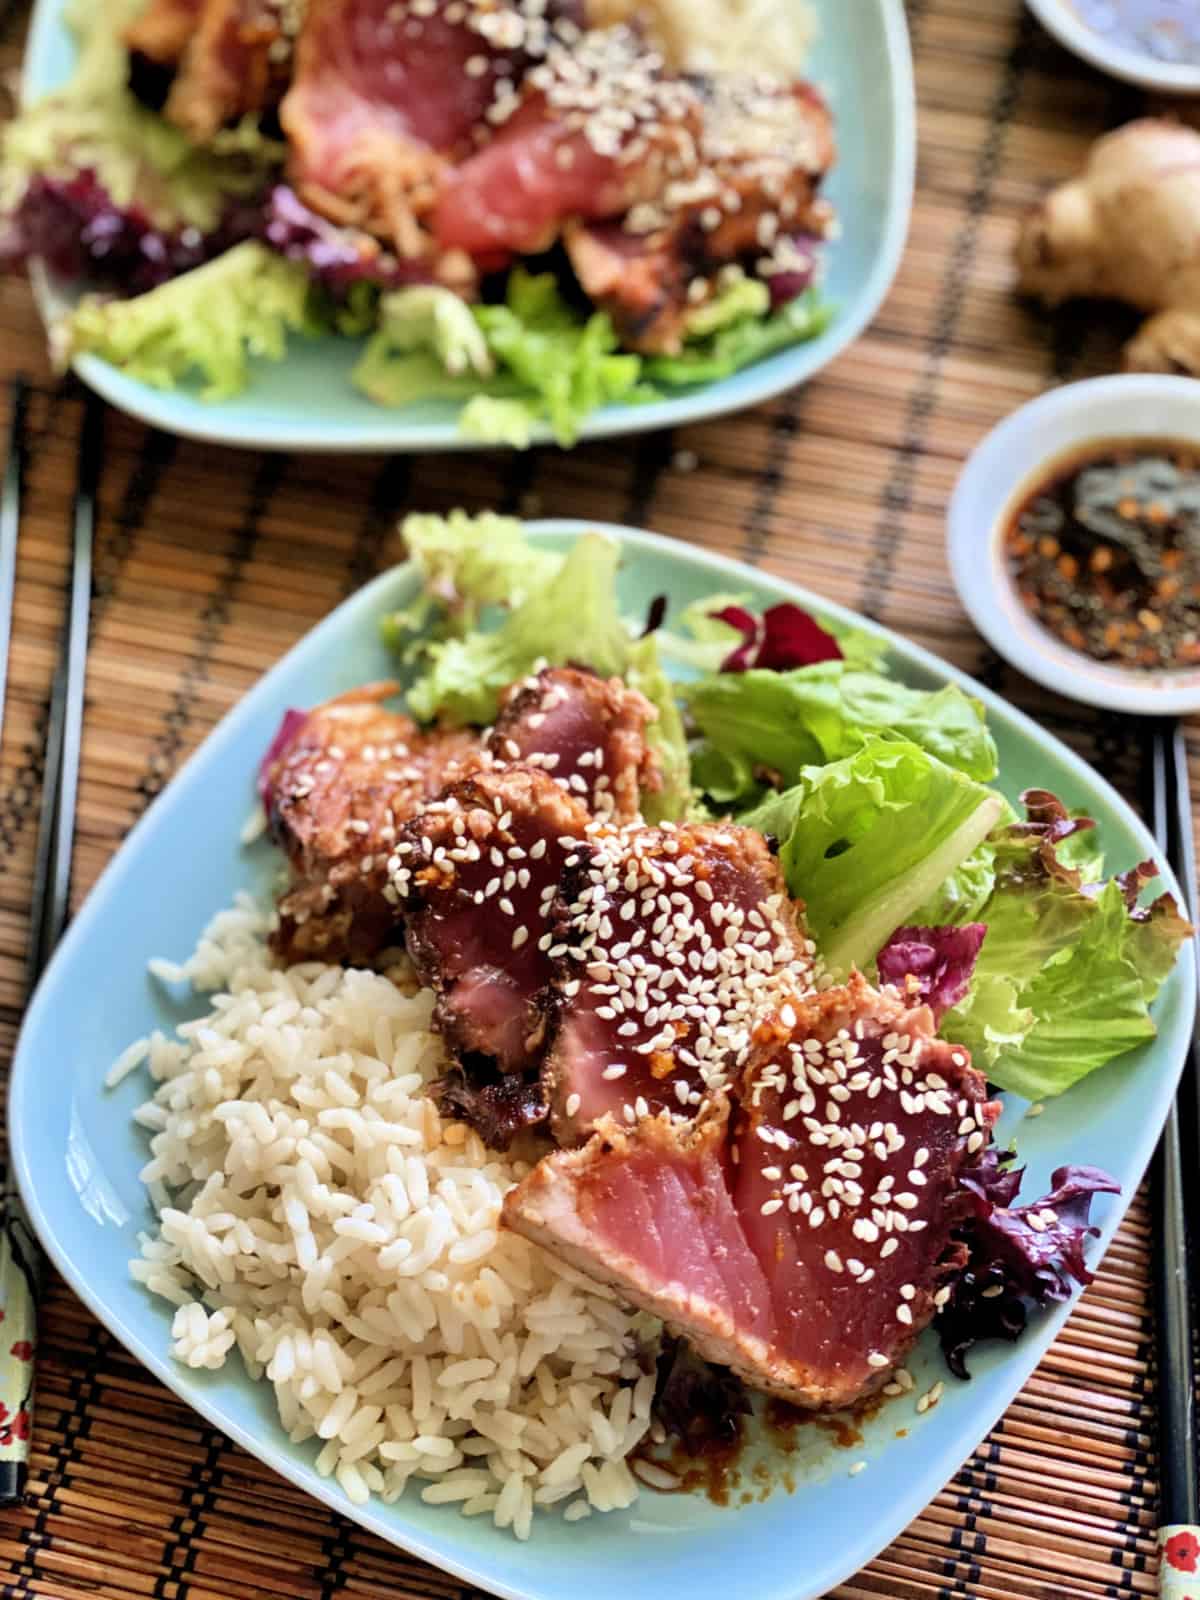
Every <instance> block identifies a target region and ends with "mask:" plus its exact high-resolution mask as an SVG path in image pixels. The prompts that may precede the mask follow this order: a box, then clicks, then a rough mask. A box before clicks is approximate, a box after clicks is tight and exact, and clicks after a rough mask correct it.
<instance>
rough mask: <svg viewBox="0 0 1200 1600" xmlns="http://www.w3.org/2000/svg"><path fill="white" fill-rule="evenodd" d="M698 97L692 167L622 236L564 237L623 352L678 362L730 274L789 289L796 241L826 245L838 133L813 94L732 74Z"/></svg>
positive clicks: (588, 230)
mask: <svg viewBox="0 0 1200 1600" xmlns="http://www.w3.org/2000/svg"><path fill="white" fill-rule="evenodd" d="M697 90H698V93H699V95H700V99H701V104H702V131H701V134H700V139H699V148H698V155H697V158H696V160H695V161H694V162H693V164H692V166H691V167H690V168H689V169H688V170H687V171H686V172H685V173H682V174H679V175H676V176H674V177H673V178H672V180H671V181H670V182H669V183H667V184H666V186H665V188H664V189H663V191H662V193H661V194H660V195H657V196H655V197H652V198H651V199H649V200H647V201H646V202H644V203H642V204H640V205H637V206H635V207H634V208H633V209H632V210H631V211H630V212H629V214H628V216H626V217H625V219H624V220H623V222H621V223H620V224H615V223H609V224H604V223H600V224H596V223H591V224H585V223H581V222H573V223H571V224H570V225H568V227H567V228H566V229H565V231H564V243H565V245H566V249H567V254H568V256H569V257H570V260H571V265H572V267H573V268H574V271H575V275H576V277H577V278H578V279H579V282H580V285H581V286H582V288H583V289H584V291H585V292H586V294H587V295H588V297H589V298H590V299H592V300H593V301H595V303H596V304H597V305H599V306H602V307H603V308H604V310H606V311H607V312H608V313H609V315H610V316H611V317H612V319H613V323H614V325H615V327H616V328H617V331H618V333H619V334H620V336H621V342H622V344H623V345H625V346H626V347H627V348H629V349H633V350H640V351H643V352H645V353H646V354H650V355H654V354H668V355H672V354H675V353H677V352H678V351H679V349H680V348H681V346H682V344H683V341H684V338H685V336H686V333H687V330H688V326H689V319H690V317H691V315H692V314H693V313H698V312H699V311H700V310H701V309H702V308H703V306H704V303H705V301H706V300H708V299H709V298H710V297H711V296H712V295H714V294H719V293H720V289H721V278H720V272H721V270H722V269H723V268H728V267H730V266H733V265H740V266H743V267H746V268H749V269H751V270H753V271H755V272H756V273H757V274H758V275H760V276H762V277H764V278H765V279H767V280H768V282H774V281H775V280H776V279H778V281H779V283H780V284H781V285H782V284H783V283H784V282H785V276H784V275H792V276H794V274H795V271H796V268H797V251H796V248H795V246H794V245H793V244H792V243H791V242H790V241H791V240H792V238H793V237H794V236H800V237H802V238H805V239H808V240H812V241H816V240H819V239H821V238H823V237H824V236H825V234H826V233H827V232H828V231H829V228H830V225H831V222H832V211H831V209H830V207H829V206H828V205H827V204H826V203H825V201H823V200H822V199H821V198H820V196H819V188H820V184H821V181H822V179H823V178H824V176H825V173H826V172H827V171H828V169H829V167H830V166H831V164H832V162H833V157H834V148H833V123H832V118H831V117H830V114H829V110H828V108H827V107H826V105H825V103H824V101H823V100H822V99H821V97H820V96H819V95H818V94H817V93H816V91H815V90H814V89H812V88H811V87H810V86H809V85H807V84H795V85H786V84H782V83H774V82H763V81H760V80H758V79H754V78H749V77H745V78H741V77H738V76H736V75H729V74H726V75H722V76H721V77H720V78H717V79H713V80H698V82H697ZM585 215H588V214H587V213H585ZM806 265H807V270H809V271H811V261H808V262H807V263H806ZM773 298H778V299H782V298H787V297H786V296H784V295H782V294H780V295H778V296H776V295H775V294H774V291H773Z"/></svg>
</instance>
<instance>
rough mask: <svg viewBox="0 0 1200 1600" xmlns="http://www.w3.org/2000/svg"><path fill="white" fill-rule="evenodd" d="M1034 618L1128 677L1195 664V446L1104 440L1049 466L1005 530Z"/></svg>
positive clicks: (1198, 488) (1199, 462)
mask: <svg viewBox="0 0 1200 1600" xmlns="http://www.w3.org/2000/svg"><path fill="white" fill-rule="evenodd" d="M1004 537H1005V549H1006V554H1007V558H1008V566H1009V572H1010V574H1011V576H1012V580H1013V583H1014V585H1015V587H1016V590H1017V593H1018V595H1019V596H1020V597H1021V600H1022V602H1023V604H1024V605H1025V607H1026V609H1027V610H1028V611H1029V613H1030V615H1031V616H1033V617H1034V618H1036V620H1037V621H1038V622H1040V623H1041V624H1042V626H1043V627H1045V628H1048V629H1049V630H1050V632H1051V633H1053V634H1055V635H1056V636H1057V637H1058V638H1059V639H1061V640H1062V641H1063V643H1064V644H1067V645H1070V647H1071V648H1072V649H1073V650H1079V651H1082V652H1083V653H1085V654H1086V655H1089V656H1092V657H1094V659H1095V660H1097V661H1111V662H1115V663H1117V664H1118V665H1120V666H1123V667H1130V668H1133V669H1140V670H1147V671H1161V670H1162V669H1163V668H1170V667H1191V666H1195V665H1196V664H1197V663H1200V444H1187V443H1184V442H1182V441H1178V440H1166V441H1157V440H1150V439H1146V440H1141V439H1139V440H1138V441H1136V442H1131V441H1128V440H1104V441H1098V442H1097V443H1095V444H1092V445H1089V446H1087V447H1086V448H1085V449H1084V450H1081V451H1076V452H1074V453H1073V454H1072V455H1070V456H1067V457H1065V458H1063V459H1060V460H1059V461H1057V462H1054V463H1053V464H1052V465H1051V466H1049V467H1047V468H1046V469H1045V470H1044V472H1043V474H1042V477H1041V478H1040V480H1039V481H1038V482H1037V484H1036V487H1035V488H1034V489H1032V490H1031V491H1030V492H1029V493H1027V494H1025V495H1023V496H1022V498H1021V500H1020V502H1019V504H1018V506H1017V509H1016V511H1015V512H1014V513H1012V514H1011V515H1010V520H1009V523H1008V526H1007V527H1006V529H1005V535H1004Z"/></svg>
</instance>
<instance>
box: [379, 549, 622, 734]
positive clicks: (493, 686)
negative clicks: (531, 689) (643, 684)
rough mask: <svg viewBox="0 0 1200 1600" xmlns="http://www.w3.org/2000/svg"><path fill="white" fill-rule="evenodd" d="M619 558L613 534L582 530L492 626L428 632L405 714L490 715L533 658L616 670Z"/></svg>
mask: <svg viewBox="0 0 1200 1600" xmlns="http://www.w3.org/2000/svg"><path fill="white" fill-rule="evenodd" d="M619 562H620V546H619V545H617V544H615V543H614V542H613V540H611V539H606V538H604V537H603V536H602V535H600V534H585V535H584V536H583V537H582V538H581V539H577V540H576V541H575V543H574V544H573V545H572V547H571V550H570V552H569V554H568V555H567V556H566V558H565V559H564V560H563V562H562V565H561V566H560V567H559V568H558V569H557V571H555V572H554V573H553V574H552V575H551V576H550V577H549V578H548V579H547V581H546V582H545V583H543V584H541V585H540V586H539V587H536V588H534V589H532V590H531V592H530V593H529V594H528V596H527V598H526V599H524V600H523V601H522V603H521V604H520V605H517V606H515V607H514V608H513V609H512V610H511V611H510V612H509V614H508V616H507V617H506V618H505V619H504V621H503V622H502V623H501V624H500V626H499V627H498V628H495V629H494V630H493V631H491V632H483V631H479V630H476V631H474V632H471V633H468V634H465V635H464V636H461V637H452V638H446V639H433V640H431V641H430V642H429V645H428V648H427V649H426V650H425V652H424V657H425V659H424V663H423V667H422V671H421V675H420V676H419V677H418V678H417V680H416V682H415V683H414V684H413V685H412V686H411V687H410V689H409V691H408V700H409V705H410V706H411V708H412V710H413V714H414V715H415V716H417V717H419V718H420V719H421V720H422V721H425V722H428V721H432V720H433V719H434V718H435V717H437V718H440V719H441V720H442V721H445V722H450V723H455V724H460V723H470V722H476V723H486V722H490V721H491V720H492V718H493V717H494V716H495V713H496V707H497V704H498V699H499V694H500V691H501V690H502V689H504V688H505V687H507V685H508V684H510V683H513V682H514V681H515V680H516V679H517V678H521V677H524V676H525V675H526V674H528V673H529V672H532V671H534V670H536V667H537V666H538V664H539V663H545V664H546V665H549V666H565V665H566V664H567V663H568V662H572V661H574V662H580V663H582V664H583V665H585V666H589V667H591V668H593V670H594V671H596V672H600V673H604V674H620V673H623V672H624V671H625V668H626V665H627V663H628V660H629V650H630V641H629V633H628V630H627V629H626V627H625V625H624V623H623V622H622V621H621V618H620V615H619V613H618V611H617V603H616V574H617V566H618V564H619Z"/></svg>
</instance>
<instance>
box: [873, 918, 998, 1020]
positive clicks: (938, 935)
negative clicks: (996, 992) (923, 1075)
mask: <svg viewBox="0 0 1200 1600" xmlns="http://www.w3.org/2000/svg"><path fill="white" fill-rule="evenodd" d="M986 934H987V924H986V923H984V922H967V923H964V924H963V926H962V927H960V928H897V929H896V931H895V933H894V934H893V935H892V937H891V938H890V939H889V940H888V942H887V944H885V945H884V947H883V949H882V950H881V951H880V952H879V955H878V956H877V958H876V965H877V966H878V968H879V978H880V982H882V983H894V984H895V985H896V986H897V987H898V988H899V989H901V990H902V991H903V992H904V995H905V997H906V999H908V1000H910V1001H912V1002H913V1003H914V1004H916V1005H927V1006H929V1007H930V1008H931V1010H932V1011H933V1014H934V1016H935V1017H936V1018H937V1020H938V1021H939V1022H940V1021H941V1019H942V1018H943V1017H944V1016H945V1014H946V1012H947V1011H949V1010H950V1008H951V1007H952V1006H956V1005H958V1004H959V1003H960V1002H961V1001H962V1000H965V999H966V996H967V992H968V990H969V989H970V987H971V975H972V973H973V972H974V971H975V963H976V961H977V960H978V959H979V950H980V946H981V945H982V944H983V941H984V937H985V935H986Z"/></svg>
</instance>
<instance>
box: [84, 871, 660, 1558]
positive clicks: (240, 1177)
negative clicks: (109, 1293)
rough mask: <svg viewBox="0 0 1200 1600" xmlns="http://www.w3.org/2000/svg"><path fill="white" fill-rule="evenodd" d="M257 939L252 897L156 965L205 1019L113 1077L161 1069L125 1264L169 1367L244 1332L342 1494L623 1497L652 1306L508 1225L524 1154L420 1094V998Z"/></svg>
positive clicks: (467, 1504) (436, 1058)
mask: <svg viewBox="0 0 1200 1600" xmlns="http://www.w3.org/2000/svg"><path fill="white" fill-rule="evenodd" d="M267 928H268V920H267V918H266V917H265V916H264V915H263V914H262V912H261V911H259V910H258V909H256V908H255V907H254V906H253V905H252V904H251V903H250V902H249V901H245V900H243V901H241V902H239V904H238V906H237V907H236V908H234V909H233V910H231V911H228V912H224V913H222V915H221V916H219V917H218V918H216V919H215V921H214V922H213V924H212V925H211V926H210V927H209V928H208V929H207V930H206V931H205V933H204V935H203V937H202V938H201V940H200V943H199V946H198V948H197V951H196V953H195V954H194V955H193V956H192V957H191V959H190V960H189V961H187V962H185V963H183V964H182V965H176V964H174V963H170V962H159V963H156V964H155V970H156V971H157V972H158V973H159V974H160V975H161V976H162V977H163V978H165V979H166V980H168V981H171V982H184V981H187V982H191V983H192V984H193V985H194V986H195V987H196V988H198V989H204V990H209V991H213V990H215V991H218V992H215V993H214V994H213V998H212V1009H211V1010H210V1012H209V1013H208V1015H207V1016H205V1017H202V1018H200V1019H199V1020H197V1021H195V1022H190V1023H187V1024H185V1025H184V1026H182V1027H181V1028H180V1029H179V1035H178V1037H177V1038H175V1039H168V1038H167V1037H166V1036H164V1035H163V1034H155V1035H154V1036H153V1037H152V1038H151V1039H149V1040H146V1041H143V1042H141V1043H139V1044H138V1045H137V1046H131V1047H130V1049H129V1050H127V1051H126V1052H125V1053H124V1054H123V1055H122V1057H121V1058H120V1060H119V1061H118V1063H117V1064H116V1066H115V1067H114V1069H113V1072H112V1073H111V1074H110V1081H114V1082H115V1081H118V1080H119V1078H120V1077H121V1076H123V1075H124V1074H125V1073H127V1072H130V1071H133V1070H134V1069H135V1068H136V1067H137V1066H139V1065H140V1064H142V1063H143V1062H146V1063H147V1064H148V1067H149V1071H150V1074H151V1076H152V1077H153V1078H154V1079H155V1081H156V1082H157V1084H158V1088H157V1090H156V1092H155V1095H154V1097H153V1099H152V1100H150V1101H148V1102H147V1103H146V1104H145V1105H144V1106H142V1107H141V1108H140V1110H139V1111H138V1112H137V1114H136V1115H137V1121H138V1122H139V1124H140V1125H141V1126H142V1127H143V1128H145V1129H146V1130H147V1131H148V1132H149V1135H150V1151H151V1159H150V1160H149V1162H148V1163H147V1164H146V1166H145V1167H144V1168H143V1171H142V1178H143V1180H144V1181H145V1183H146V1184H147V1186H148V1188H149V1190H150V1193H151V1195H152V1197H153V1199H154V1201H155V1205H156V1208H157V1210H158V1214H159V1227H158V1231H157V1232H156V1233H155V1234H154V1235H153V1236H150V1237H143V1239H142V1253H141V1256H140V1258H139V1259H138V1260H137V1261H135V1262H133V1264H132V1271H133V1275H134V1277H135V1278H136V1279H137V1280H138V1281H139V1282H141V1283H143V1284H144V1285H145V1286H146V1288H147V1289H149V1290H151V1291H152V1292H153V1293H155V1294H157V1295H160V1296H162V1297H163V1298H164V1299H166V1300H168V1301H170V1302H171V1303H172V1304H173V1305H174V1306H176V1307H177V1308H178V1309H177V1310H176V1312H175V1315H174V1320H173V1322H172V1325H171V1352H172V1354H173V1356H174V1357H175V1358H176V1360H178V1361H180V1362H182V1363H184V1364H186V1365H187V1366H190V1367H195V1368H205V1369H210V1370H211V1369H214V1368H217V1367H220V1366H221V1365H222V1364H223V1362H224V1361H225V1360H226V1358H227V1357H228V1355H229V1353H230V1351H231V1350H233V1349H234V1347H235V1346H236V1347H237V1349H238V1350H240V1352H241V1355H242V1358H243V1360H244V1361H245V1363H246V1366H247V1368H248V1369H249V1371H250V1373H251V1374H252V1375H253V1376H254V1377H256V1378H264V1379H265V1380H266V1381H267V1382H269V1383H271V1384H272V1385H273V1387H274V1390H275V1398H276V1403H277V1405H278V1408H279V1416H280V1420H281V1421H282V1423H283V1426H284V1428H285V1429H286V1430H287V1432H288V1434H289V1436H290V1438H291V1439H292V1440H293V1441H295V1442H297V1443H300V1442H302V1441H305V1440H308V1439H316V1440H320V1441H323V1444H322V1446H321V1448H320V1452H319V1454H318V1455H317V1457H316V1465H317V1469H318V1471H320V1472H321V1473H322V1474H324V1475H325V1476H327V1477H333V1478H335V1479H336V1481H337V1482H338V1483H339V1484H340V1485H341V1487H342V1489H343V1491H344V1492H345V1493H346V1495H347V1496H348V1497H349V1499H351V1500H352V1501H355V1502H362V1501H364V1500H366V1499H367V1498H368V1497H369V1496H370V1495H371V1494H372V1493H374V1494H379V1495H381V1496H382V1497H383V1498H384V1499H385V1500H395V1499H396V1498H397V1497H398V1496H399V1495H400V1494H402V1493H403V1491H404V1489H405V1487H406V1486H407V1485H408V1483H409V1482H410V1480H416V1481H417V1482H418V1483H419V1484H420V1485H421V1490H420V1492H421V1494H422V1497H423V1498H424V1499H425V1500H427V1501H429V1502H430V1503H432V1504H447V1505H457V1506H458V1507H459V1509H460V1510H461V1511H462V1512H463V1513H464V1514H465V1515H468V1516H474V1515H483V1514H487V1515H490V1516H491V1517H492V1520H493V1521H494V1522H495V1523H496V1525H497V1526H498V1527H511V1528H512V1530H513V1532H514V1533H515V1534H516V1536H517V1537H518V1538H522V1539H523V1538H527V1537H528V1536H529V1533H530V1530H531V1527H532V1525H533V1519H534V1509H535V1507H538V1508H542V1507H551V1506H556V1505H558V1506H561V1507H562V1508H563V1509H564V1513H565V1515H566V1516H567V1517H569V1518H571V1519H572V1520H574V1519H575V1518H577V1517H580V1516H583V1515H586V1514H587V1512H588V1510H589V1509H593V1508H594V1509H595V1510H597V1511H604V1510H612V1509H616V1508H619V1507H623V1506H627V1505H629V1504H630V1503H631V1502H632V1501H633V1499H634V1498H635V1497H636V1494H637V1484H636V1482H635V1480H634V1477H633V1475H632V1474H631V1473H630V1471H629V1468H628V1466H627V1465H626V1461H625V1458H626V1457H627V1455H628V1454H629V1452H630V1451H631V1450H632V1449H633V1448H634V1446H635V1445H636V1444H637V1443H638V1442H639V1440H641V1438H642V1437H643V1436H644V1435H645V1433H646V1432H647V1430H648V1428H649V1422H650V1403H651V1399H652V1397H653V1390H654V1379H653V1376H652V1375H650V1374H647V1373H646V1372H645V1371H644V1368H643V1366H642V1365H641V1364H640V1363H639V1361H638V1359H637V1339H638V1336H639V1335H640V1336H641V1337H643V1338H644V1337H645V1335H646V1332H647V1329H646V1327H644V1326H643V1323H644V1320H645V1319H642V1321H641V1322H639V1321H638V1320H637V1319H635V1316H634V1314H633V1313H632V1312H630V1311H629V1310H627V1309H626V1308H625V1307H623V1306H621V1305H619V1304H618V1303H617V1301H616V1300H615V1299H614V1298H613V1296H612V1295H611V1294H610V1293H609V1292H608V1291H607V1290H605V1289H604V1288H602V1287H600V1286H598V1285H596V1284H594V1283H592V1282H591V1281H590V1280H588V1279H586V1278H584V1277H583V1276H582V1275H581V1274H579V1273H578V1272H575V1271H573V1270H572V1269H571V1268H570V1267H568V1266H566V1265H565V1264H561V1263H559V1262H556V1261H555V1260H554V1258H553V1257H552V1256H550V1255H548V1254H546V1253H545V1252H544V1251H542V1250H540V1249H538V1248H537V1247H536V1246H535V1245H532V1244H529V1243H528V1242H527V1241H525V1240H524V1239H521V1238H519V1237H517V1235H515V1234H511V1233H507V1232H505V1231H503V1230H502V1229H501V1228H500V1227H499V1218H500V1206H501V1202H502V1201H503V1198H504V1195H505V1193H506V1192H507V1191H508V1189H510V1188H511V1187H512V1185H513V1184H514V1183H516V1182H517V1181H518V1180H519V1178H520V1177H521V1176H522V1175H523V1174H524V1172H525V1171H526V1170H527V1167H526V1166H525V1164H524V1163H522V1162H520V1161H519V1160H512V1159H509V1158H508V1157H504V1156H500V1155H497V1154H496V1153H494V1152H492V1151H488V1150H486V1149H485V1148H484V1146H483V1145H482V1144H481V1142H480V1140H479V1139H478V1137H477V1136H476V1135H475V1134H474V1133H473V1132H471V1131H470V1130H469V1129H467V1128H465V1127H464V1126H463V1125H462V1124H459V1123H451V1122H445V1121H443V1119H442V1118H441V1116H440V1115H439V1113H438V1111H437V1108H436V1106H435V1105H434V1103H433V1101H432V1100H431V1099H430V1098H429V1097H428V1094H427V1093H426V1090H427V1087H428V1085H429V1083H430V1082H431V1081H432V1080H433V1079H434V1078H436V1077H437V1076H438V1075H439V1073H441V1072H442V1071H444V1070H445V1066H446V1059H445V1055H444V1052H443V1049H442V1046H441V1043H440V1041H439V1040H438V1038H437V1036H436V1035H435V1034H434V1033H432V1032H431V1031H430V1015H431V1008H432V998H431V996H430V995H429V994H428V993H422V992H412V989H411V985H408V986H407V987H406V986H405V985H404V984H403V983H397V982H394V981H392V980H391V979H390V978H385V977H381V976H379V975H378V974H376V973H373V972H363V971H344V970H343V969H341V968H339V967H328V966H323V965H319V964H315V963H313V964H309V965H304V966H297V967H291V968H288V969H286V970H285V969H282V968H280V967H278V966H276V965H275V964H274V962H273V961H272V959H271V957H270V956H269V954H268V952H267V949H266V944H265V934H266V932H267ZM393 976H395V975H393ZM650 1331H651V1335H652V1334H653V1330H652V1329H651V1330H650Z"/></svg>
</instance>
